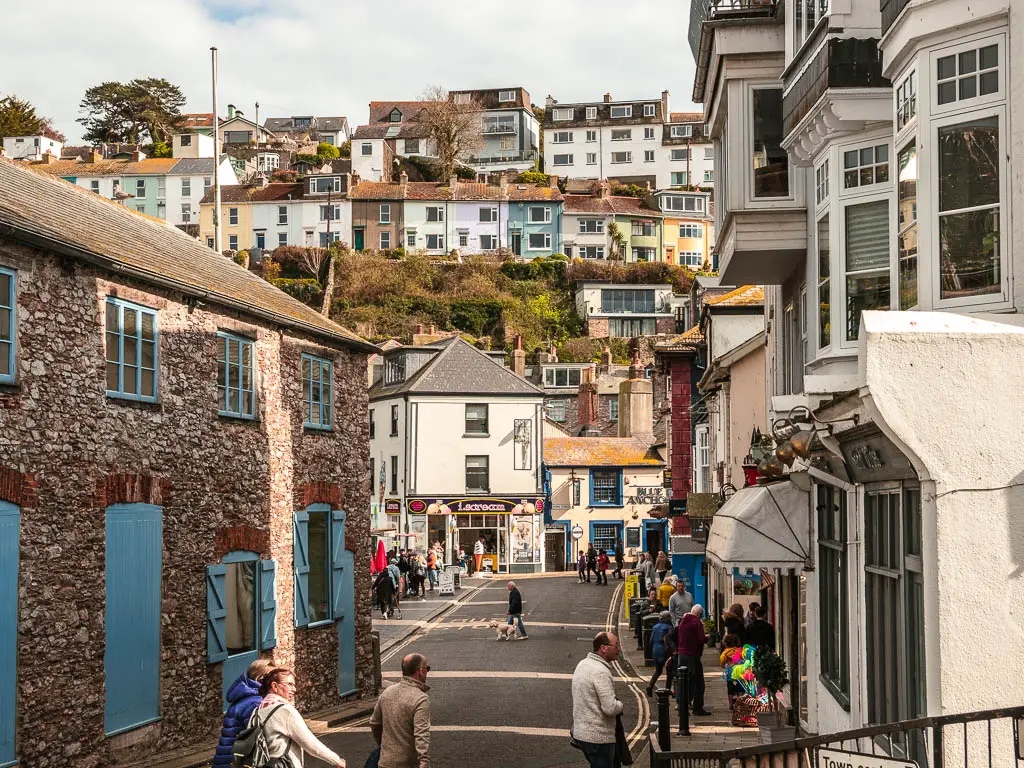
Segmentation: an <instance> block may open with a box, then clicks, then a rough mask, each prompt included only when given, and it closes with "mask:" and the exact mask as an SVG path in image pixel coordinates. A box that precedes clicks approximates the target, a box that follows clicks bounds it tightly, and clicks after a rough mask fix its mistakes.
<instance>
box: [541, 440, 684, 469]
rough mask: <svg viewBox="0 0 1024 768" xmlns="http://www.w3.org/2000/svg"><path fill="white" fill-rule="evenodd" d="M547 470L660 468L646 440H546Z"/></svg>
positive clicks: (661, 464)
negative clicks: (563, 468) (550, 468)
mask: <svg viewBox="0 0 1024 768" xmlns="http://www.w3.org/2000/svg"><path fill="white" fill-rule="evenodd" d="M544 463H545V464H547V465H548V466H549V467H643V466H648V467H663V466H665V462H664V461H663V460H662V459H661V457H660V456H659V455H658V454H657V452H656V451H655V450H654V449H653V447H652V446H651V444H650V443H649V442H648V441H647V440H639V439H637V438H635V437H546V438H544Z"/></svg>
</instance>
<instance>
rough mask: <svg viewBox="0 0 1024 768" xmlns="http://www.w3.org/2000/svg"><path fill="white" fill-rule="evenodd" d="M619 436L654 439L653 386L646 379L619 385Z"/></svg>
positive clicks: (631, 379) (632, 380)
mask: <svg viewBox="0 0 1024 768" xmlns="http://www.w3.org/2000/svg"><path fill="white" fill-rule="evenodd" d="M630 370H632V368H631V369H630ZM619 437H636V438H640V439H642V440H649V441H651V442H653V441H654V387H653V385H652V384H651V382H649V381H648V380H647V379H634V378H630V379H628V380H627V381H624V382H622V384H620V385H619Z"/></svg>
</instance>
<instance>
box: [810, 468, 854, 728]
mask: <svg viewBox="0 0 1024 768" xmlns="http://www.w3.org/2000/svg"><path fill="white" fill-rule="evenodd" d="M816 495H817V511H818V569H819V570H818V574H819V575H818V580H819V581H818V595H819V597H818V600H819V604H820V606H821V607H820V611H821V619H820V622H821V627H820V631H819V636H820V640H821V679H822V682H824V683H825V687H826V688H827V689H828V690H829V691H830V692H831V693H832V695H833V696H835V697H836V698H837V699H838V700H839V702H840V703H841V704H842V705H843V707H844V708H847V709H848V708H849V706H850V637H849V635H850V633H849V631H848V630H849V625H848V623H847V622H848V615H849V605H848V603H849V596H848V592H847V590H848V588H849V587H848V584H847V568H848V561H847V555H846V537H847V533H846V519H847V518H846V493H845V492H844V491H841V490H839V489H838V488H833V487H832V486H829V485H818V486H816Z"/></svg>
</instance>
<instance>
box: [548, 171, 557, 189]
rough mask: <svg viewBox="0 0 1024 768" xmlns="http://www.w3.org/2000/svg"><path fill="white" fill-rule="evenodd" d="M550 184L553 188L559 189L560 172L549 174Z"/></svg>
mask: <svg viewBox="0 0 1024 768" xmlns="http://www.w3.org/2000/svg"><path fill="white" fill-rule="evenodd" d="M548 186H549V187H551V188H552V189H558V174H555V173H552V174H551V175H550V176H548Z"/></svg>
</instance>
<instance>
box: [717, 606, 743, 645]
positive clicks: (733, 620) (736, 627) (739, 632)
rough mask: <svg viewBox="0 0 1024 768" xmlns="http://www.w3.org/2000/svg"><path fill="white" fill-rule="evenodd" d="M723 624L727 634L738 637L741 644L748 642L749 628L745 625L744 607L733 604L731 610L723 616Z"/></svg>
mask: <svg viewBox="0 0 1024 768" xmlns="http://www.w3.org/2000/svg"><path fill="white" fill-rule="evenodd" d="M722 624H724V625H725V634H727V635H736V637H738V638H739V639H740V644H741V645H742V644H745V643H746V642H747V627H746V625H745V624H744V623H743V606H742V605H740V604H739V603H733V604H732V605H730V606H729V610H728V611H726V612H725V613H723V614H722Z"/></svg>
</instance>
